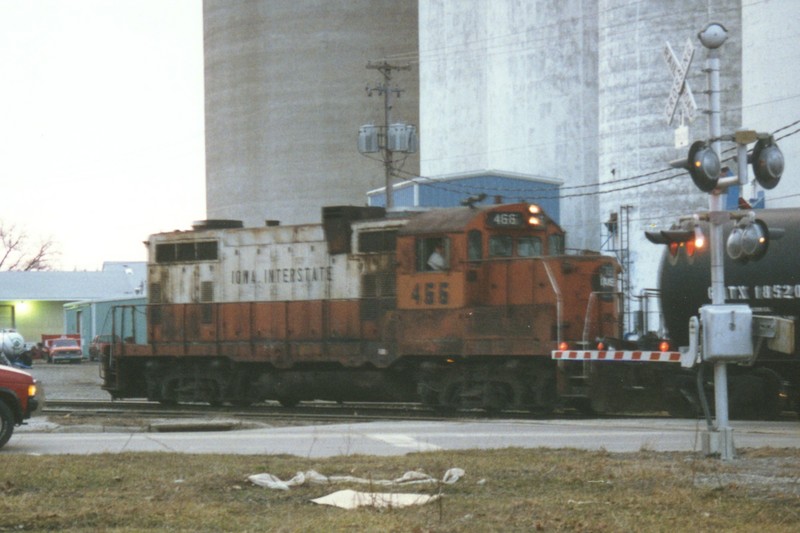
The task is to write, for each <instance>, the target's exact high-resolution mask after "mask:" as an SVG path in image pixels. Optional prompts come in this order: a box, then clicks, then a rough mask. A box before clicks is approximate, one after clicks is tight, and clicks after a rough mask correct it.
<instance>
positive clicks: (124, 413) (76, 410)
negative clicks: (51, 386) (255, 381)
mask: <svg viewBox="0 0 800 533" xmlns="http://www.w3.org/2000/svg"><path fill="white" fill-rule="evenodd" d="M42 414H44V415H46V416H61V417H65V416H68V417H71V418H92V417H104V418H118V419H137V418H140V419H175V420H181V419H198V418H204V419H208V420H214V419H219V418H229V419H237V420H247V421H253V422H264V423H269V422H276V421H279V422H282V423H291V422H297V423H335V422H354V421H358V422H367V421H374V420H433V421H440V420H452V419H456V418H471V419H474V418H489V415H487V414H486V413H482V412H479V411H476V412H474V413H472V412H469V413H457V414H452V415H449V414H441V413H436V412H434V411H431V410H429V409H425V408H423V407H421V406H419V405H415V404H378V403H368V404H361V403H359V404H351V403H347V404H337V403H333V402H308V403H307V404H306V403H301V404H300V405H298V406H296V407H291V408H287V407H282V406H280V405H279V404H277V403H275V404H271V403H264V404H258V405H255V406H251V407H231V406H210V405H206V404H181V405H161V404H159V403H156V402H147V401H137V400H117V401H110V400H47V402H46V404H45V406H44V408H43V409H42ZM512 417H513V416H512Z"/></svg>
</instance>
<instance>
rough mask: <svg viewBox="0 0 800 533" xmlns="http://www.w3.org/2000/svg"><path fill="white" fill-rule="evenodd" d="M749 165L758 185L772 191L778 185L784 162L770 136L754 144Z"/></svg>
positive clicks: (779, 150) (781, 154) (781, 153)
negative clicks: (751, 166)
mask: <svg viewBox="0 0 800 533" xmlns="http://www.w3.org/2000/svg"><path fill="white" fill-rule="evenodd" d="M750 163H751V164H752V165H753V174H755V176H756V181H757V182H758V184H759V185H761V186H762V187H764V188H765V189H774V188H775V186H776V185H778V182H779V181H780V180H781V176H783V167H784V160H783V152H781V149H780V148H778V145H777V144H775V141H774V139H773V138H772V136H769V137H768V138H766V139H759V140H758V141H757V142H756V145H755V146H754V147H753V153H752V155H751V156H750Z"/></svg>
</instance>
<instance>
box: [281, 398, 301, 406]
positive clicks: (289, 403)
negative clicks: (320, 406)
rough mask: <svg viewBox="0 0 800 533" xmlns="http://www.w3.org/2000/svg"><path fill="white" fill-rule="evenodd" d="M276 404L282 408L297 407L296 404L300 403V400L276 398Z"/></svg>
mask: <svg viewBox="0 0 800 533" xmlns="http://www.w3.org/2000/svg"><path fill="white" fill-rule="evenodd" d="M278 403H279V404H281V406H283V407H297V404H298V403H300V400H298V399H297V398H295V397H293V396H282V397H281V398H278Z"/></svg>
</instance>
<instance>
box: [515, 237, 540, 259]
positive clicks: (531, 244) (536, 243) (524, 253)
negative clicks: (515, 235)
mask: <svg viewBox="0 0 800 533" xmlns="http://www.w3.org/2000/svg"><path fill="white" fill-rule="evenodd" d="M517 255H518V256H520V257H540V256H541V255H542V239H540V238H539V237H520V238H519V240H517Z"/></svg>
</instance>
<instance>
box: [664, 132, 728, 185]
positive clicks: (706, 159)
mask: <svg viewBox="0 0 800 533" xmlns="http://www.w3.org/2000/svg"><path fill="white" fill-rule="evenodd" d="M670 165H671V166H673V167H675V168H684V169H686V170H688V171H689V175H690V176H691V177H692V181H693V182H694V184H695V185H697V188H698V189H700V190H701V191H703V192H711V191H713V190H714V189H715V188H716V187H717V182H719V174H720V172H721V170H722V165H721V164H720V162H719V157H718V156H717V153H716V152H714V150H712V149H711V147H710V146H709V145H708V143H706V142H705V141H695V142H694V144H692V146H691V148H689V157H687V158H686V159H679V160H677V161H672V162H671V163H670Z"/></svg>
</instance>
